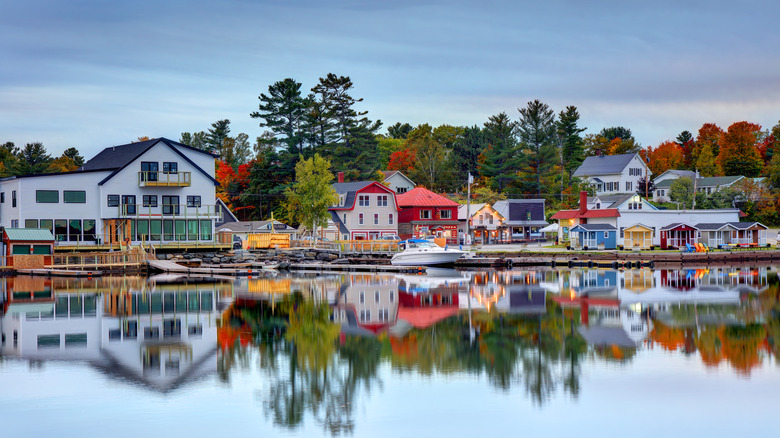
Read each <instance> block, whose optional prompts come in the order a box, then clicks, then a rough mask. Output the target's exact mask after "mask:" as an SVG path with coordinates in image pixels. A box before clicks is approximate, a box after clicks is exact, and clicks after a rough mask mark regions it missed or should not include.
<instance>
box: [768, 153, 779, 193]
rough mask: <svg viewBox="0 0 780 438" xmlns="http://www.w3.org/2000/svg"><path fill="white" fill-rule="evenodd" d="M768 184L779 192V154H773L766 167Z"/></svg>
mask: <svg viewBox="0 0 780 438" xmlns="http://www.w3.org/2000/svg"><path fill="white" fill-rule="evenodd" d="M767 174H768V177H769V182H770V184H771V185H772V187H773V188H775V189H778V190H780V154H774V155H773V156H772V160H770V161H769V165H768V166H767Z"/></svg>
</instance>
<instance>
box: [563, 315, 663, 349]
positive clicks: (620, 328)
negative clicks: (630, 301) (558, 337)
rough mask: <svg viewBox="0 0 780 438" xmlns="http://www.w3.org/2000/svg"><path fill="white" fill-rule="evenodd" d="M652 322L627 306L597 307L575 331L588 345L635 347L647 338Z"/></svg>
mask: <svg viewBox="0 0 780 438" xmlns="http://www.w3.org/2000/svg"><path fill="white" fill-rule="evenodd" d="M652 328H653V323H652V322H651V321H650V320H649V319H647V320H643V319H642V317H641V316H640V315H639V314H638V313H636V312H634V311H633V310H631V309H629V308H627V307H606V306H605V307H599V308H597V309H595V311H594V312H593V315H592V316H591V322H590V324H589V325H582V326H580V327H578V328H577V331H578V332H579V333H580V335H582V337H583V338H585V341H586V342H587V343H588V344H590V345H617V346H619V347H629V348H635V347H638V346H639V344H640V343H641V342H642V341H643V340H645V339H646V338H647V336H648V335H649V334H650V330H652Z"/></svg>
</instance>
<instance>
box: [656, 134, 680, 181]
mask: <svg viewBox="0 0 780 438" xmlns="http://www.w3.org/2000/svg"><path fill="white" fill-rule="evenodd" d="M649 150H650V154H649V155H650V163H649V164H648V167H650V170H651V171H652V172H653V174H654V175H660V174H662V173H664V172H666V171H667V170H669V169H680V168H682V167H684V161H685V156H684V152H683V149H682V147H680V144H679V143H676V142H673V141H665V142H663V143H661V144H660V145H658V147H656V148H649Z"/></svg>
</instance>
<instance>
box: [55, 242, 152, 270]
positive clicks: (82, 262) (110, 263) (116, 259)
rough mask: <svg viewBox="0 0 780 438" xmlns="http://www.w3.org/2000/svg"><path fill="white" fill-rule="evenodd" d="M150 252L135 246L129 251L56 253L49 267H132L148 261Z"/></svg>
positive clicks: (96, 268) (98, 268)
mask: <svg viewBox="0 0 780 438" xmlns="http://www.w3.org/2000/svg"><path fill="white" fill-rule="evenodd" d="M147 257H148V254H147V253H146V251H144V250H143V248H140V247H134V248H131V249H130V250H127V251H117V252H95V253H80V254H55V255H53V256H51V263H50V264H49V265H47V266H46V268H49V269H95V270H100V269H107V268H119V267H121V268H132V267H139V266H141V265H143V264H145V263H146V260H147Z"/></svg>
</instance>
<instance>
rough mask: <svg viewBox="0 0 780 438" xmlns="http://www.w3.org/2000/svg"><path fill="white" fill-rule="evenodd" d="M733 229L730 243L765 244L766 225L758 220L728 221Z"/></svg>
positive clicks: (745, 244)
mask: <svg viewBox="0 0 780 438" xmlns="http://www.w3.org/2000/svg"><path fill="white" fill-rule="evenodd" d="M729 224H730V225H732V226H733V227H734V228H735V229H734V230H733V231H732V232H731V243H736V244H737V245H739V246H766V230H767V226H766V225H764V224H762V223H760V222H729Z"/></svg>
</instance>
